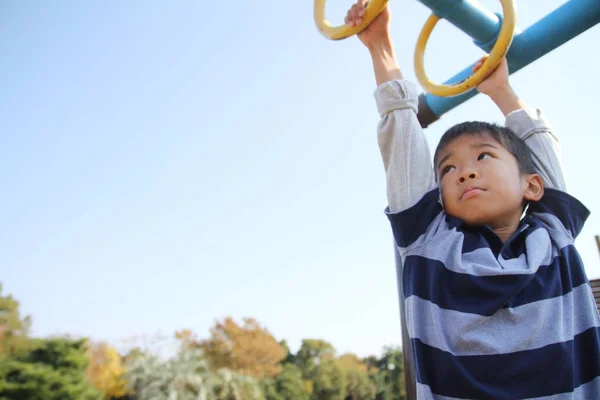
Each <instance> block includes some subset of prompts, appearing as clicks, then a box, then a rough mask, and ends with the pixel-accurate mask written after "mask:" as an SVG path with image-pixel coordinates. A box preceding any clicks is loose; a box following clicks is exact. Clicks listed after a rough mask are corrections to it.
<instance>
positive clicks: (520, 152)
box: [433, 121, 536, 176]
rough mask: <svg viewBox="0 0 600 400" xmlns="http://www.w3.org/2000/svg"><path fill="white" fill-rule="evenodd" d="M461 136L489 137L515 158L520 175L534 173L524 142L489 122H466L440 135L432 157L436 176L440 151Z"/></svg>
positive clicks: (529, 152) (508, 131) (531, 158)
mask: <svg viewBox="0 0 600 400" xmlns="http://www.w3.org/2000/svg"><path fill="white" fill-rule="evenodd" d="M463 135H489V136H491V137H492V138H493V139H494V140H495V141H497V142H498V143H500V144H501V145H502V147H504V148H505V149H506V150H508V152H509V153H511V154H512V155H513V156H515V158H516V159H517V164H518V166H519V171H520V172H521V174H523V175H527V174H534V173H536V169H535V165H534V164H533V156H532V153H531V149H530V148H529V146H527V144H526V143H525V141H524V140H523V139H521V138H520V137H518V136H517V135H516V134H515V133H514V132H513V131H511V130H510V129H508V128H505V127H503V126H500V125H498V124H492V123H489V122H482V121H467V122H462V123H460V124H456V125H454V126H453V127H451V128H450V129H448V130H447V131H446V132H445V133H444V134H443V135H442V138H441V139H440V142H439V143H438V145H437V148H436V149H435V155H434V157H433V161H434V162H435V165H434V167H435V168H434V169H435V171H436V176H437V175H438V168H437V167H438V166H437V162H438V157H439V155H440V154H439V153H440V151H442V149H444V148H445V147H446V146H447V145H448V144H449V143H450V142H451V141H453V140H454V139H456V138H459V137H461V136H463Z"/></svg>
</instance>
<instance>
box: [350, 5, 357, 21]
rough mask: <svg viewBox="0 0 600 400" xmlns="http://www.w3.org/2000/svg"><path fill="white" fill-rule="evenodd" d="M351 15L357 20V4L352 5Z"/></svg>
mask: <svg viewBox="0 0 600 400" xmlns="http://www.w3.org/2000/svg"><path fill="white" fill-rule="evenodd" d="M350 15H351V16H352V19H353V20H355V19H356V18H357V17H358V5H357V4H352V7H351V8H350Z"/></svg>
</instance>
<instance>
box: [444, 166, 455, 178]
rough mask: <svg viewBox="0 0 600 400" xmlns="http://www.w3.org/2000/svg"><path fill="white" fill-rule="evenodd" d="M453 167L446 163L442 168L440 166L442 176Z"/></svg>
mask: <svg viewBox="0 0 600 400" xmlns="http://www.w3.org/2000/svg"><path fill="white" fill-rule="evenodd" d="M453 168H454V166H452V165H446V166H445V167H444V168H442V176H444V175H446V174H447V173H448V172H450V171H452V169H453Z"/></svg>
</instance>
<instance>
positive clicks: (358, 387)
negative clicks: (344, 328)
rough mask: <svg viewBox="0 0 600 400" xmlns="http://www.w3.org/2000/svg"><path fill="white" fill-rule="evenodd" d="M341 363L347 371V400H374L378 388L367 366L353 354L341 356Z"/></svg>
mask: <svg viewBox="0 0 600 400" xmlns="http://www.w3.org/2000/svg"><path fill="white" fill-rule="evenodd" d="M339 362H340V364H341V366H342V367H343V368H344V370H345V371H346V382H347V384H346V400H374V399H375V395H376V392H377V388H376V386H375V384H374V383H373V382H372V381H371V379H370V378H369V373H368V369H367V366H366V365H365V364H363V362H362V361H361V360H360V359H359V358H358V357H357V356H356V355H354V354H351V353H346V354H343V355H341V356H340V358H339Z"/></svg>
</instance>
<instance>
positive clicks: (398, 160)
mask: <svg viewBox="0 0 600 400" xmlns="http://www.w3.org/2000/svg"><path fill="white" fill-rule="evenodd" d="M364 3H365V2H364V1H363V0H360V1H359V2H358V3H357V4H355V5H354V6H352V8H351V9H350V11H348V15H347V16H346V20H345V21H346V23H347V24H349V25H356V24H359V23H360V22H361V21H360V20H361V17H362V16H363V15H364ZM389 20H390V14H389V10H388V9H386V10H384V11H383V12H382V13H381V14H380V15H379V16H378V17H377V18H376V19H375V20H374V21H373V22H372V23H371V24H370V25H369V26H368V27H367V28H366V29H365V30H363V31H362V32H361V33H360V34H359V35H358V37H359V39H360V40H361V41H362V42H363V44H364V45H365V46H366V47H367V49H369V52H370V54H371V59H372V61H373V69H374V72H375V80H376V82H377V89H376V91H375V100H376V102H377V109H378V111H379V114H380V116H381V120H380V122H379V125H378V127H377V137H378V142H379V148H380V151H381V157H382V159H383V164H384V167H385V172H386V181H387V198H388V207H389V212H390V213H396V212H399V211H402V210H404V209H407V208H409V207H411V206H412V205H414V204H415V203H416V202H417V201H418V200H419V199H420V198H421V197H422V196H423V195H424V194H425V193H426V192H428V191H429V190H431V189H432V188H433V187H434V186H435V177H434V173H433V167H432V162H431V153H430V150H429V146H428V144H427V141H426V139H425V135H424V134H423V130H422V129H421V125H420V124H419V121H418V120H417V102H418V96H417V87H416V85H415V84H414V83H412V82H408V81H405V80H403V76H402V72H401V71H400V68H399V67H398V63H397V60H396V55H395V53H394V47H393V45H392V41H391V39H390V35H389Z"/></svg>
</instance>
